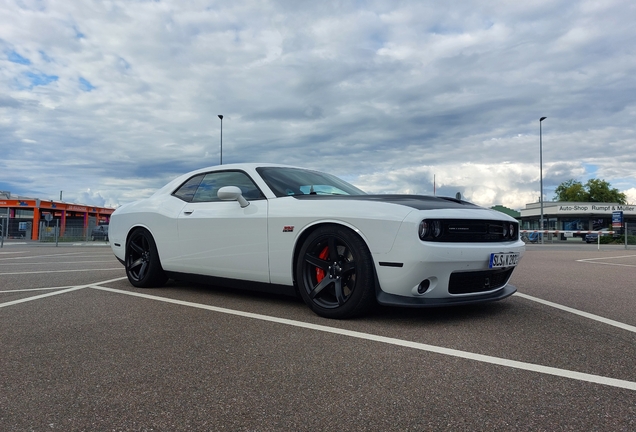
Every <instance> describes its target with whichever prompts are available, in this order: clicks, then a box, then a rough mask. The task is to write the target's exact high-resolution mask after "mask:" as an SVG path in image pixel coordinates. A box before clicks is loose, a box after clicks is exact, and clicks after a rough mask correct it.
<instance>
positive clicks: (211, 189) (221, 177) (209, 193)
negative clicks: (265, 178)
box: [192, 171, 264, 202]
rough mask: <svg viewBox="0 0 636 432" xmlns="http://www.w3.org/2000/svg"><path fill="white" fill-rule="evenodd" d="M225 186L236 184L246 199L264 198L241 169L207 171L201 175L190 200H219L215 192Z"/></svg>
mask: <svg viewBox="0 0 636 432" xmlns="http://www.w3.org/2000/svg"><path fill="white" fill-rule="evenodd" d="M225 186H237V187H239V188H240V189H241V192H242V193H243V196H244V197H245V198H246V199H248V200H249V199H252V200H253V199H260V198H264V196H263V194H262V193H261V191H260V190H259V189H258V187H257V186H256V185H255V184H254V182H252V179H250V178H249V176H248V175H247V174H245V173H243V172H241V171H223V172H213V173H208V174H206V175H205V177H203V180H201V183H200V184H199V187H198V188H197V191H196V193H195V194H194V197H193V198H192V202H210V201H220V200H219V198H218V196H217V194H218V192H219V189H221V188H222V187H225Z"/></svg>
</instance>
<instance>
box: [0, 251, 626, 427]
mask: <svg viewBox="0 0 636 432" xmlns="http://www.w3.org/2000/svg"><path fill="white" fill-rule="evenodd" d="M95 244H99V243H97V242H96V243H95ZM512 283H513V284H514V285H515V286H517V288H518V290H519V291H518V293H517V294H515V295H514V296H512V297H510V298H509V299H506V300H504V301H501V302H496V303H491V304H485V305H479V306H470V307H458V308H452V309H397V308H378V310H376V311H375V312H374V313H373V314H371V315H369V316H366V317H364V318H360V319H355V320H348V321H334V320H327V319H323V318H320V317H318V316H316V315H314V314H313V313H312V312H311V311H310V310H309V309H308V308H307V307H305V306H304V304H303V303H302V302H301V301H300V300H297V299H294V298H289V297H281V296H274V295H267V294H261V293H254V292H248V291H236V290H230V289H223V288H219V287H210V286H202V285H195V284H186V283H178V282H173V281H171V282H169V284H168V285H167V286H166V287H164V288H161V289H152V290H140V289H133V288H132V287H131V286H130V285H129V284H128V282H127V280H126V279H125V273H124V269H123V267H122V266H121V265H120V264H119V262H118V261H117V260H116V259H115V258H114V256H113V255H112V253H111V252H110V248H108V247H106V246H97V245H93V244H91V245H90V246H88V245H86V244H78V245H64V246H60V247H57V248H56V247H51V246H41V245H38V244H27V245H25V244H11V243H9V244H6V243H5V247H4V248H2V249H0V430H3V431H26V430H34V431H45V430H46V431H50V430H65V431H71V430H113V431H120V430H121V431H128V430H139V431H145V430H171V431H174V430H186V429H187V430H210V431H219V430H228V431H273V430H281V431H283V430H297V431H327V430H329V431H332V430H333V431H335V430H338V431H424V430H453V431H458V430H466V431H468V430H470V431H475V430H480V431H482V430H483V431H485V430H533V431H542V430H545V431H553V430H576V431H582V430H596V431H633V430H636V250H625V249H623V248H621V247H609V246H607V247H604V246H602V247H601V250H600V251H599V250H597V249H596V246H595V245H585V244H581V245H578V244H577V245H566V246H553V245H545V246H529V247H528V251H527V252H526V255H525V256H524V258H523V259H522V260H521V262H520V264H519V267H518V269H517V270H516V271H515V273H514V275H513V278H512Z"/></svg>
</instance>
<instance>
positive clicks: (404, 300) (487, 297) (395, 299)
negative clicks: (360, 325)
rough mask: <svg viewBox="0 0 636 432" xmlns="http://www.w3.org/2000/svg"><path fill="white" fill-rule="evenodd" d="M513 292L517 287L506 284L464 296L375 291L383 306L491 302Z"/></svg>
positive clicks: (418, 306) (454, 304) (426, 305)
mask: <svg viewBox="0 0 636 432" xmlns="http://www.w3.org/2000/svg"><path fill="white" fill-rule="evenodd" d="M515 292H517V288H516V287H514V286H513V285H510V284H508V285H506V286H505V287H503V288H501V289H500V290H498V291H496V292H494V293H490V294H483V295H472V296H466V297H445V298H434V297H406V296H401V295H395V294H389V293H386V292H384V291H382V290H378V292H377V293H376V294H377V295H376V297H377V300H378V303H379V304H381V305H384V306H400V307H412V308H425V307H442V306H459V305H466V304H476V303H486V302H492V301H497V300H503V299H505V298H506V297H510V296H511V295H513V294H514V293H515Z"/></svg>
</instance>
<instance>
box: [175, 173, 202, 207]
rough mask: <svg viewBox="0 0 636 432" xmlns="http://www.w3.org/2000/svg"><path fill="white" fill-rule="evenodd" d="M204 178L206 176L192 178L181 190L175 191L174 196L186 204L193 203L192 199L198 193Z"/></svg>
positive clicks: (200, 175)
mask: <svg viewBox="0 0 636 432" xmlns="http://www.w3.org/2000/svg"><path fill="white" fill-rule="evenodd" d="M203 177H205V174H199V175H198V176H194V177H192V178H191V179H190V180H188V181H187V182H185V183H184V184H182V185H181V187H179V189H177V190H176V191H174V193H173V194H172V195H174V196H176V197H177V198H180V199H182V200H184V201H186V202H190V201H192V197H194V193H195V192H196V191H197V188H198V187H199V184H200V183H201V180H203Z"/></svg>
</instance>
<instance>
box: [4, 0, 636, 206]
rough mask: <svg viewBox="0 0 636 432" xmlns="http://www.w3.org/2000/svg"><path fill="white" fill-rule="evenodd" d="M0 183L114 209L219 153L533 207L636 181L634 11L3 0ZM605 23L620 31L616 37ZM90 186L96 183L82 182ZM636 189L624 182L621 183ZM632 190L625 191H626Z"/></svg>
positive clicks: (606, 6)
mask: <svg viewBox="0 0 636 432" xmlns="http://www.w3.org/2000/svg"><path fill="white" fill-rule="evenodd" d="M3 11H4V12H5V13H4V14H2V15H1V16H0V95H1V96H0V173H2V174H1V176H0V186H1V188H2V189H9V190H12V191H15V192H16V193H21V194H22V195H37V196H40V197H42V198H48V197H51V198H55V197H57V196H58V194H59V191H60V190H64V191H65V192H64V195H65V197H67V196H68V197H74V198H76V199H77V200H86V201H87V202H86V203H87V204H97V203H99V202H102V201H103V202H104V203H105V204H108V205H117V204H121V203H124V202H126V201H129V200H132V199H136V198H139V197H143V196H148V195H149V194H150V193H151V192H152V191H153V190H154V189H156V188H158V187H160V186H161V185H162V184H163V183H165V182H167V181H168V180H170V179H171V178H173V177H175V176H176V175H178V174H180V173H182V172H184V171H187V170H190V169H195V168H199V167H202V166H206V165H214V164H216V163H217V162H218V160H219V132H220V131H219V126H220V122H219V120H218V118H217V117H216V115H217V114H223V115H224V116H225V118H224V121H223V150H224V152H223V160H224V162H226V163H229V162H241V161H267V162H270V161H271V162H284V163H290V164H295V165H301V166H310V167H314V168H319V169H323V170H326V171H329V172H333V173H334V174H337V175H340V176H343V177H346V178H347V179H349V180H351V181H354V182H356V184H359V185H360V186H361V187H363V188H365V189H367V190H369V191H376V192H396V193H432V192H433V190H432V179H433V175H435V177H436V179H437V184H438V193H444V194H447V195H452V196H454V195H455V193H456V192H461V193H462V194H463V195H464V196H465V197H466V198H468V199H470V200H473V201H475V202H477V203H478V204H482V205H487V206H490V205H493V204H504V205H506V206H509V207H513V208H520V207H522V206H523V205H525V203H527V202H530V201H536V199H537V198H538V194H539V187H538V185H539V177H538V172H539V169H538V167H539V151H538V144H539V136H538V134H539V125H538V119H539V117H541V116H547V117H548V118H547V120H546V121H544V122H543V133H544V134H543V138H544V140H543V156H544V166H543V168H544V190H545V196H546V199H551V198H552V196H553V190H554V188H555V187H556V186H557V185H558V184H559V183H560V182H562V181H564V180H567V179H569V178H576V179H579V180H581V181H587V179H588V178H590V177H595V176H596V177H600V178H603V179H605V180H607V181H609V182H610V183H612V185H613V186H615V187H619V188H620V189H621V190H624V191H632V190H634V189H636V174H634V173H636V154H635V153H634V152H633V151H631V149H632V148H634V146H635V140H636V133H635V131H634V126H633V125H634V124H636V122H635V120H636V118H635V117H636V104H635V103H634V101H633V96H632V95H633V94H634V92H635V91H636V74H635V73H634V72H635V70H636V55H634V54H635V53H634V50H635V49H636V48H634V44H633V43H631V42H632V41H633V39H634V36H635V31H634V30H633V22H634V18H636V9H635V8H634V7H633V5H632V3H631V2H629V1H627V0H625V1H609V0H608V1H606V2H600V3H599V2H579V3H572V2H570V3H567V2H566V3H560V2H547V1H544V2H540V3H539V2H536V3H531V4H530V3H527V2H526V3H518V2H494V3H493V2H485V1H469V2H450V3H444V4H440V3H435V2H421V1H403V2H390V1H378V2H368V3H355V4H348V3H324V2H318V3H297V2H239V3H227V2H208V1H205V2H204V1H193V2H178V1H162V2H135V3H99V2H98V3H94V2H88V1H77V2H53V3H50V2H49V3H41V2H35V1H34V2H30V1H25V0H21V1H5V2H4V3H3ZM608 29H611V31H608ZM88 188H90V193H88V192H86V191H87V189H88ZM626 193H627V192H626ZM630 193H632V192H630Z"/></svg>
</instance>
